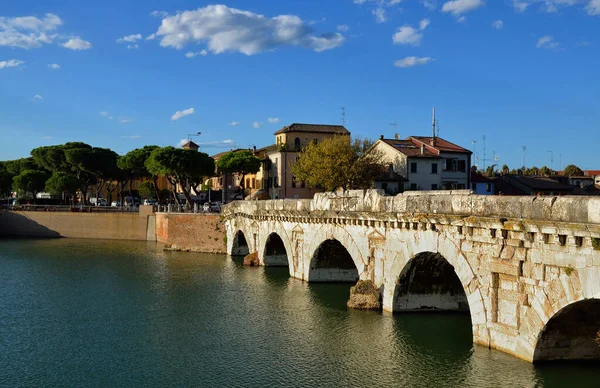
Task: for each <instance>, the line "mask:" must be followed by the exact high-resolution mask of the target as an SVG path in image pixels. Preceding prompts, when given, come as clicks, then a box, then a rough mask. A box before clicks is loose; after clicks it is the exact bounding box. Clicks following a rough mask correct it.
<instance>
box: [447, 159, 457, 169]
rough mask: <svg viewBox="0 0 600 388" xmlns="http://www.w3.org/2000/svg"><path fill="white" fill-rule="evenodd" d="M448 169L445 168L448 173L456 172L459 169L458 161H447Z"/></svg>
mask: <svg viewBox="0 0 600 388" xmlns="http://www.w3.org/2000/svg"><path fill="white" fill-rule="evenodd" d="M445 162H446V167H445V168H444V169H445V170H446V171H456V170H457V167H458V163H457V160H456V159H446V161H445Z"/></svg>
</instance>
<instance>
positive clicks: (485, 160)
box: [481, 135, 487, 171]
mask: <svg viewBox="0 0 600 388" xmlns="http://www.w3.org/2000/svg"><path fill="white" fill-rule="evenodd" d="M481 160H482V161H483V170H484V171H485V162H487V158H486V157H485V135H483V159H481Z"/></svg>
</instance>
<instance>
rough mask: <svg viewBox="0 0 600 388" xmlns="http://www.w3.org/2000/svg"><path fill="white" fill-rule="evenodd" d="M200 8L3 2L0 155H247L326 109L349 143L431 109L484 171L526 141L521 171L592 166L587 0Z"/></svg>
mask: <svg viewBox="0 0 600 388" xmlns="http://www.w3.org/2000/svg"><path fill="white" fill-rule="evenodd" d="M6 3H8V4H6ZM123 3H126V4H123ZM217 4H219V3H212V2H206V1H183V0H171V1H153V0H145V1H127V2H123V1H115V0H105V1H101V2H98V1H94V2H92V1H81V0H77V1H72V0H62V1H59V0H44V1H42V0H38V1H28V0H21V1H19V2H16V1H12V2H5V3H4V4H3V6H2V8H1V9H0V85H1V87H0V136H1V138H2V139H3V140H2V141H0V160H6V159H14V158H18V157H24V156H28V154H29V151H30V150H31V149H32V148H34V147H37V146H40V145H47V144H59V143H64V142H67V141H85V142H88V143H90V144H92V145H95V146H102V147H109V148H112V149H114V150H115V151H117V152H119V153H125V152H127V151H128V150H130V149H133V148H137V147H141V146H143V145H145V144H157V145H177V144H178V143H179V142H180V140H181V139H185V138H187V135H188V134H190V133H195V132H198V131H200V132H202V135H201V136H200V137H198V138H195V141H197V142H199V143H201V144H202V146H203V150H204V151H206V152H208V153H209V154H213V153H217V152H221V151H223V150H227V149H229V148H232V147H233V146H234V145H235V146H238V147H248V146H249V145H256V146H257V147H261V146H265V145H269V144H272V143H273V142H274V136H273V132H274V131H276V130H277V129H279V128H281V127H282V126H283V125H286V124H290V123H292V122H310V123H331V124H338V123H340V122H341V120H340V107H342V106H343V107H345V108H346V119H347V128H348V129H349V130H350V131H351V132H352V133H353V134H354V135H357V136H361V137H368V138H372V139H375V138H377V137H378V136H379V135H380V134H385V135H386V136H387V137H392V136H393V134H394V132H398V133H400V135H401V136H402V137H406V136H409V135H429V134H430V133H431V107H432V106H436V109H437V118H438V120H439V123H440V135H441V136H442V137H444V138H446V139H448V140H450V141H453V142H455V143H457V144H459V145H462V146H464V147H466V148H470V149H473V140H476V141H477V143H476V145H475V147H476V149H475V151H476V152H477V154H479V155H480V156H479V157H480V159H481V158H482V157H483V155H482V151H483V146H482V136H484V135H485V136H486V138H487V147H486V148H487V154H488V155H487V156H488V158H490V159H492V152H493V151H496V153H497V154H498V155H499V163H500V164H503V163H507V164H508V165H509V166H511V167H516V166H519V165H521V164H522V157H523V152H522V149H521V147H522V146H523V145H526V146H527V152H526V164H527V165H534V164H535V165H538V166H541V165H544V164H546V165H550V157H551V153H550V152H548V151H550V150H552V151H553V153H554V168H555V169H558V168H559V158H560V159H562V164H563V165H566V164H569V163H574V164H577V165H579V166H580V167H582V168H584V169H600V160H598V157H597V156H598V152H597V147H598V144H599V143H600V80H599V77H598V69H600V0H566V1H565V0H494V1H492V0H487V1H484V0H451V1H445V0H438V1H434V0H429V1H422V0H401V1H398V0H329V1H322V0H286V1H274V0H253V1H249V0H245V1H242V0H231V1H227V2H224V3H220V4H221V5H217ZM50 65H52V66H50ZM192 109H193V113H191V112H192ZM177 112H179V114H176V113H177ZM186 113H191V114H186ZM392 122H396V123H397V129H394V127H392V126H391V125H390V123H392ZM559 155H560V156H559ZM480 164H483V162H481V161H480ZM488 164H489V162H488Z"/></svg>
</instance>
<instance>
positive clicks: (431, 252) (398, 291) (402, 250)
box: [383, 230, 490, 346]
mask: <svg viewBox="0 0 600 388" xmlns="http://www.w3.org/2000/svg"><path fill="white" fill-rule="evenodd" d="M392 238H394V239H396V240H397V241H399V243H396V244H394V245H393V246H394V248H395V250H394V251H393V252H392V251H388V252H387V256H388V257H389V258H392V260H390V261H391V263H392V264H391V266H390V268H389V270H388V272H387V274H386V279H385V283H384V285H383V307H384V309H385V310H387V311H391V312H398V311H402V310H413V311H414V310H423V309H419V307H430V308H433V309H435V308H436V307H437V309H438V310H452V311H465V312H466V311H468V312H469V313H470V317H471V325H472V331H473V341H474V342H475V343H478V344H480V345H484V346H490V333H489V329H488V327H487V312H486V306H485V304H484V298H483V295H482V289H481V288H482V287H481V283H482V281H481V280H480V279H479V278H478V277H477V276H476V275H475V271H474V270H473V268H472V267H471V264H470V263H469V261H468V260H467V258H466V257H465V256H464V254H463V253H462V252H461V249H460V241H456V240H454V239H453V238H452V237H451V236H449V235H446V234H441V233H438V232H436V231H430V230H421V231H415V230H403V231H400V232H399V234H398V235H397V236H392ZM428 261H431V262H432V263H435V264H436V265H437V271H438V273H439V274H438V276H437V277H434V278H433V282H435V283H437V284H438V287H443V286H441V285H440V284H441V282H442V279H452V280H450V281H452V286H451V287H446V288H445V289H444V288H438V289H439V290H445V295H447V297H446V298H445V299H441V298H438V299H437V305H436V304H433V305H429V306H427V305H423V306H417V305H416V304H414V303H413V305H412V306H411V305H408V304H407V303H405V304H404V305H403V304H402V301H401V300H399V299H398V297H399V296H402V295H403V294H402V291H406V288H405V289H403V288H402V287H403V279H402V277H403V275H407V274H408V275H411V274H412V275H415V274H416V273H419V272H420V274H419V278H420V279H421V283H422V282H423V281H426V276H427V275H431V273H429V271H427V265H425V266H424V265H423V264H424V263H427V262H428ZM406 280H410V278H407V279H406ZM413 280H414V277H413ZM404 282H405V281H404ZM409 283H410V282H409ZM459 285H460V286H459ZM408 286H409V288H408V291H409V293H410V291H411V288H410V284H408ZM414 290H418V289H414ZM460 291H462V292H460ZM433 300H435V299H432V300H431V301H430V302H432V301H433ZM404 301H405V302H410V301H411V298H410V297H409V298H408V299H406V298H405V299H404ZM412 301H413V302H415V301H416V299H415V298H412ZM442 302H445V304H441V303H442ZM411 307H412V308H411Z"/></svg>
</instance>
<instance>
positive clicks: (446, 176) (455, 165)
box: [375, 135, 472, 190]
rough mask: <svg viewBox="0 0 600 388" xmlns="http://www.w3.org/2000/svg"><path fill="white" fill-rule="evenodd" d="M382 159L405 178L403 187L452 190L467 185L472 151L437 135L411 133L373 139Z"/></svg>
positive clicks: (407, 188)
mask: <svg viewBox="0 0 600 388" xmlns="http://www.w3.org/2000/svg"><path fill="white" fill-rule="evenodd" d="M375 149H376V150H379V151H380V152H381V153H382V154H383V158H384V160H383V162H384V163H388V164H392V166H393V169H394V172H396V173H397V174H399V175H400V176H402V177H404V178H406V179H407V180H408V182H407V183H405V185H404V186H405V189H406V190H440V189H444V190H451V189H467V188H469V187H470V181H471V178H470V165H471V154H472V152H471V151H469V150H467V149H465V148H462V147H460V146H458V145H456V144H454V143H451V142H449V141H447V140H445V139H442V138H440V137H426V136H410V137H408V138H406V139H405V140H401V139H400V137H399V136H398V135H396V138H395V139H385V138H384V137H383V135H382V136H381V137H380V138H379V140H377V142H376V143H375Z"/></svg>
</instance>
